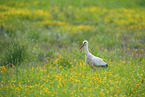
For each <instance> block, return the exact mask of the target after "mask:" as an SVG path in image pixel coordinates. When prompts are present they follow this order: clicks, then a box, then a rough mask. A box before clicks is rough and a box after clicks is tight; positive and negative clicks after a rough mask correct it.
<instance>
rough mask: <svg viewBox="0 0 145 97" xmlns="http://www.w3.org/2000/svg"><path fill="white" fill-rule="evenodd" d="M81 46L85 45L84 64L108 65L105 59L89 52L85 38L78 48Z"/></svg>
mask: <svg viewBox="0 0 145 97" xmlns="http://www.w3.org/2000/svg"><path fill="white" fill-rule="evenodd" d="M83 46H85V63H86V64H90V65H92V66H103V67H105V66H106V67H107V66H108V65H107V63H106V62H105V61H103V59H101V58H99V57H96V56H94V55H92V54H91V53H90V52H89V50H88V41H87V40H85V41H83V44H82V46H81V47H80V49H81V48H82V47H83Z"/></svg>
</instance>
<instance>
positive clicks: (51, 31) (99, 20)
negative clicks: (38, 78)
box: [0, 0, 145, 65]
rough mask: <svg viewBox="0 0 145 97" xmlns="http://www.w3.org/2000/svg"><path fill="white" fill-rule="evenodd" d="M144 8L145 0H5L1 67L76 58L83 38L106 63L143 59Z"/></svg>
mask: <svg viewBox="0 0 145 97" xmlns="http://www.w3.org/2000/svg"><path fill="white" fill-rule="evenodd" d="M144 8H145V1H144V0H97V1H94V0H68V1H66V0H43V1H40V0H31V1H30V0H11V1H9V0H1V1H0V18H1V19H0V59H1V64H0V65H6V64H8V63H13V64H16V63H17V62H19V63H21V61H24V60H29V61H32V60H33V61H40V62H41V61H42V62H43V61H44V60H45V58H47V57H50V59H53V58H54V57H55V56H56V55H57V54H56V53H58V54H60V53H61V54H63V55H64V53H66V52H67V53H66V54H73V53H74V52H72V51H73V50H75V51H78V48H79V46H80V45H81V43H82V41H83V40H88V41H89V50H91V52H92V53H94V54H95V55H97V54H98V56H100V57H104V56H105V57H106V59H108V58H111V59H115V58H114V56H116V57H119V56H126V55H129V56H132V57H138V56H139V57H141V58H142V57H143V56H144V53H143V52H144V49H145V43H144V42H145V32H144V27H145V11H144ZM113 52H114V53H113ZM77 53H78V54H79V53H80V52H79V51H78V52H77ZM113 54H114V55H113ZM67 56H68V57H69V58H71V57H70V56H69V55H67ZM75 56H76V57H78V55H77V54H76V55H75ZM79 58H82V57H79Z"/></svg>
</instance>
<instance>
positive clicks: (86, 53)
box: [85, 44, 89, 55]
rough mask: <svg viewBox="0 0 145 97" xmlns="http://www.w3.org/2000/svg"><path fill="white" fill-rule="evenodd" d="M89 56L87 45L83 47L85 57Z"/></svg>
mask: <svg viewBox="0 0 145 97" xmlns="http://www.w3.org/2000/svg"><path fill="white" fill-rule="evenodd" d="M88 54H89V50H88V44H87V45H85V55H88Z"/></svg>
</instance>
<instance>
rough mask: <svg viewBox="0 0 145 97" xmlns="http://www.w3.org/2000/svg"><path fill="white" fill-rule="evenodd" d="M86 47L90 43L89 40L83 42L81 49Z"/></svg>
mask: <svg viewBox="0 0 145 97" xmlns="http://www.w3.org/2000/svg"><path fill="white" fill-rule="evenodd" d="M86 45H88V41H87V40H84V41H83V44H82V45H81V47H80V49H81V48H82V47H83V46H86Z"/></svg>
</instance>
